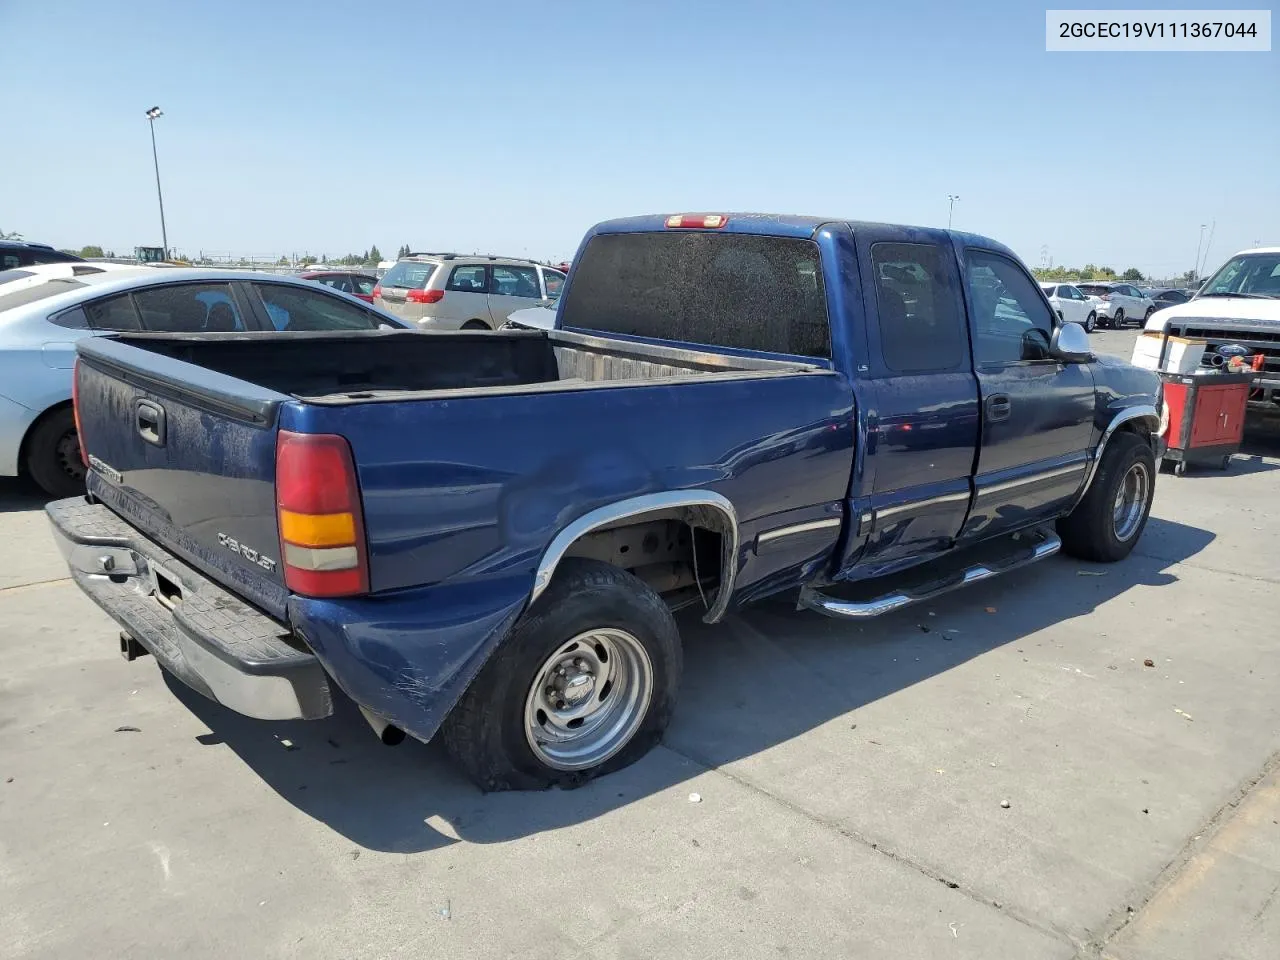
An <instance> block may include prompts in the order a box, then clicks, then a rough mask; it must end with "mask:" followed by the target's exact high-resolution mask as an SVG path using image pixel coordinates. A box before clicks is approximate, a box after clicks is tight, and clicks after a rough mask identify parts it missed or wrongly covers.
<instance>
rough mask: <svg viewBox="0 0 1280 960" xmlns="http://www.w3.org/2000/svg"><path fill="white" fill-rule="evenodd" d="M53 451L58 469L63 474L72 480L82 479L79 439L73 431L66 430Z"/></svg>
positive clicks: (82, 464)
mask: <svg viewBox="0 0 1280 960" xmlns="http://www.w3.org/2000/svg"><path fill="white" fill-rule="evenodd" d="M53 451H54V458H55V459H56V460H57V461H58V467H59V469H61V470H62V472H63V473H65V474H66V475H67V476H68V477H70V478H71V479H72V480H83V479H84V463H83V462H82V461H81V460H80V437H79V436H77V435H76V432H75V431H74V430H68V431H67V432H66V433H64V434H63V435H62V436H60V437H59V438H58V442H57V444H55V445H54V448H53Z"/></svg>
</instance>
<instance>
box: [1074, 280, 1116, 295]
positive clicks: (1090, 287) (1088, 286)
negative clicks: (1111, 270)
mask: <svg viewBox="0 0 1280 960" xmlns="http://www.w3.org/2000/svg"><path fill="white" fill-rule="evenodd" d="M1080 290H1081V291H1082V292H1084V293H1086V294H1088V295H1089V296H1091V297H1101V296H1104V295H1105V294H1108V293H1110V292H1111V288H1110V287H1104V286H1102V285H1101V284H1098V283H1082V284H1080Z"/></svg>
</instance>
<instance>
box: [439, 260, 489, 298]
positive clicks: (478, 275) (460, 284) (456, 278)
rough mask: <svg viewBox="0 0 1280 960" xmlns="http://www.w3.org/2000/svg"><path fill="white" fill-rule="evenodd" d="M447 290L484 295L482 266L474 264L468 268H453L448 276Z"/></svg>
mask: <svg viewBox="0 0 1280 960" xmlns="http://www.w3.org/2000/svg"><path fill="white" fill-rule="evenodd" d="M445 289H447V290H459V291H462V292H463V293H484V292H485V283H484V266H483V265H482V264H474V265H472V266H469V267H454V268H453V273H451V274H449V285H448V287H446V288H445Z"/></svg>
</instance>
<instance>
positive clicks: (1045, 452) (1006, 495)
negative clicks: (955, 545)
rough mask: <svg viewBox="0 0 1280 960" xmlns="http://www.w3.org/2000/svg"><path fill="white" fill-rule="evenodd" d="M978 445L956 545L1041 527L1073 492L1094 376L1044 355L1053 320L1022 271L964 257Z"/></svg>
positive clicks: (996, 256)
mask: <svg viewBox="0 0 1280 960" xmlns="http://www.w3.org/2000/svg"><path fill="white" fill-rule="evenodd" d="M963 259H964V270H965V288H966V293H967V296H968V305H969V318H970V332H971V336H972V340H973V359H974V369H975V370H976V371H977V375H978V386H979V389H980V391H981V396H982V444H981V448H980V450H979V452H978V469H977V476H976V478H975V488H976V489H975V497H974V504H973V509H972V511H971V512H970V514H969V519H968V520H967V521H966V522H965V528H964V538H966V539H977V538H981V537H986V536H990V535H993V534H997V533H1000V532H1002V531H1005V530H1010V529H1016V528H1018V527H1022V526H1027V525H1028V524H1031V523H1034V522H1036V521H1038V520H1046V519H1049V518H1051V517H1053V516H1054V515H1056V513H1057V512H1058V511H1059V509H1060V508H1061V507H1062V506H1063V505H1065V504H1066V503H1067V502H1068V501H1069V500H1070V499H1071V498H1072V497H1073V496H1075V494H1076V493H1077V492H1078V491H1079V489H1080V485H1081V484H1082V483H1083V482H1084V476H1085V469H1086V467H1087V463H1088V451H1089V444H1090V442H1091V440H1092V436H1093V423H1094V387H1093V372H1092V370H1091V369H1090V367H1089V365H1088V364H1083V363H1073V364H1063V363H1059V362H1058V361H1057V360H1054V359H1053V358H1051V357H1050V356H1049V338H1050V336H1051V335H1052V333H1053V326H1054V318H1053V314H1052V312H1051V311H1050V309H1049V305H1048V304H1047V303H1046V302H1045V299H1044V296H1043V295H1042V294H1041V292H1040V289H1039V288H1038V287H1037V286H1036V284H1035V282H1034V281H1033V280H1032V279H1031V277H1030V276H1029V275H1028V274H1027V272H1026V269H1025V268H1024V267H1023V266H1022V265H1021V264H1020V263H1018V262H1017V261H1016V260H1014V259H1013V258H1012V257H1010V256H1007V255H1005V254H1003V253H999V252H996V251H994V250H984V249H980V248H976V247H968V248H966V249H965V250H964V253H963Z"/></svg>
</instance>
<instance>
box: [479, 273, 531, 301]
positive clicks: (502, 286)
mask: <svg viewBox="0 0 1280 960" xmlns="http://www.w3.org/2000/svg"><path fill="white" fill-rule="evenodd" d="M489 292H490V293H496V294H498V295H499V296H503V297H529V298H530V299H532V300H541V299H542V289H541V288H540V287H539V286H538V271H537V269H536V268H535V267H496V266H495V267H494V268H493V285H492V286H491V287H490V288H489Z"/></svg>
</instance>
